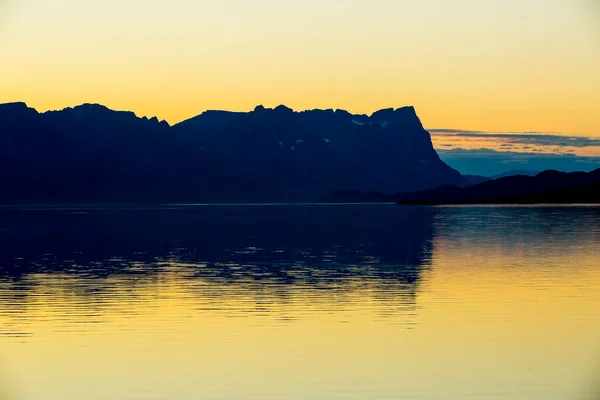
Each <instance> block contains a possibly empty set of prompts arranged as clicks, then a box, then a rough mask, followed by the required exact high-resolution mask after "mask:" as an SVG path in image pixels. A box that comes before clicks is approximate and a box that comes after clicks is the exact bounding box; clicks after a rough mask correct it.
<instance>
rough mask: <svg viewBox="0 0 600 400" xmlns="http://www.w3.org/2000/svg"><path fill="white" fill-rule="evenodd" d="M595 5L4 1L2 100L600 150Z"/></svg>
mask: <svg viewBox="0 0 600 400" xmlns="http://www.w3.org/2000/svg"><path fill="white" fill-rule="evenodd" d="M599 15H600V14H599V13H598V7H597V1H594V0H526V1H524V0H502V1H499V0H453V1H449V0H420V1H412V0H410V1H409V0H370V1H363V0H303V1H294V2H292V1H280V0H277V1H276V0H253V1H248V0H220V1H218V2H217V1H210V2H209V1H206V0H170V1H148V0H144V1H142V0H104V1H101V2H100V1H88V0H53V1H48V0H18V1H16V0H0V72H1V73H0V102H10V101H25V102H27V103H28V104H29V105H30V106H31V107H35V108H37V109H38V110H40V111H43V110H48V109H61V108H64V107H66V106H73V105H77V104H80V103H84V102H93V103H101V104H104V105H107V106H109V107H111V108H114V109H126V110H132V111H135V112H136V113H137V114H138V115H140V116H142V115H146V116H155V115H156V116H158V117H159V118H161V119H166V120H167V121H169V122H170V123H176V122H179V121H181V120H184V119H186V118H189V117H191V116H194V115H197V114H199V113H200V112H202V111H203V110H206V109H230V110H250V109H252V108H254V106H255V105H257V104H263V105H265V106H271V107H272V106H276V105H278V104H282V103H283V104H286V105H288V106H290V107H293V108H294V109H297V110H299V109H312V108H343V109H347V110H349V111H351V112H356V113H371V112H373V111H375V110H377V109H380V108H385V107H400V106H403V105H409V104H410V105H414V106H415V107H416V109H417V112H418V114H419V116H420V117H421V119H422V120H423V123H424V125H425V126H426V127H427V128H440V129H442V128H443V129H463V130H475V131H485V132H557V133H561V134H568V135H586V136H597V137H600V30H599V29H598V28H597V24H595V21H596V20H597V18H598V16H599Z"/></svg>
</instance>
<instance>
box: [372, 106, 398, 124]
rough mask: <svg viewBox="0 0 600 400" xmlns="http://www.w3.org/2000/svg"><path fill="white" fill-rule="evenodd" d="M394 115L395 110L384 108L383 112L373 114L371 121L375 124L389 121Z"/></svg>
mask: <svg viewBox="0 0 600 400" xmlns="http://www.w3.org/2000/svg"><path fill="white" fill-rule="evenodd" d="M393 114H394V109H393V108H391V107H390V108H383V109H381V110H378V111H375V112H374V113H373V114H371V119H372V120H373V122H379V121H385V120H387V119H389V118H390V117H391V116H392V115H393Z"/></svg>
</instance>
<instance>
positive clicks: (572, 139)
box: [429, 129, 600, 148]
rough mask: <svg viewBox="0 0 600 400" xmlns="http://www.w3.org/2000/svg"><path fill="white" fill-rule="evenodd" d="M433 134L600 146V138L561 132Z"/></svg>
mask: <svg viewBox="0 0 600 400" xmlns="http://www.w3.org/2000/svg"><path fill="white" fill-rule="evenodd" d="M429 132H430V133H431V135H432V136H442V137H450V138H452V137H455V138H479V139H490V140H497V141H500V142H502V143H506V144H522V145H531V146H560V147H580V148H583V147H600V139H597V138H592V137H585V136H570V135H566V134H560V133H536V132H524V133H490V132H477V131H465V130H458V129H430V130H429Z"/></svg>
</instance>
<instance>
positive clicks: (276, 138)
mask: <svg viewBox="0 0 600 400" xmlns="http://www.w3.org/2000/svg"><path fill="white" fill-rule="evenodd" d="M0 179H1V181H2V182H3V188H4V190H3V191H2V193H1V194H0V203H4V204H9V203H13V204H14V203H79V202H80V203H156V202H255V201H262V202H274V201H315V200H317V199H319V198H322V196H324V195H325V194H326V193H330V192H331V191H333V190H338V189H341V190H350V191H353V190H355V191H367V192H369V191H373V192H390V193H394V192H400V191H409V190H410V191H414V190H422V189H428V188H432V187H437V186H440V185H446V184H453V185H464V184H465V180H464V178H463V177H462V176H461V175H460V174H459V173H458V172H457V171H456V170H454V169H452V168H450V167H449V166H448V165H447V164H445V163H444V162H443V161H442V160H441V159H440V158H439V156H438V155H437V153H436V152H435V150H434V149H433V146H432V144H431V138H430V135H429V133H428V132H427V131H426V130H425V129H424V128H423V126H422V124H421V121H420V120H419V118H418V117H417V114H416V112H415V110H414V108H412V107H403V108H399V109H391V108H390V109H384V110H380V111H377V112H375V113H374V114H372V115H371V116H367V115H352V114H350V113H348V112H347V111H343V110H335V111H334V110H311V111H303V112H295V111H293V110H291V109H290V108H287V107H285V106H279V107H277V108H275V109H268V108H264V107H261V106H258V107H256V108H255V109H254V110H253V111H251V112H246V113H241V112H227V111H206V112H204V113H202V114H200V115H198V116H196V117H194V118H191V119H189V120H187V121H184V122H182V123H180V124H177V125H175V126H169V124H168V123H166V122H165V121H159V120H158V119H156V118H151V119H148V118H145V117H144V118H138V117H137V116H136V115H135V114H134V113H132V112H121V111H113V110H110V109H108V108H107V107H104V106H101V105H97V104H84V105H81V106H77V107H74V108H66V109H64V110H61V111H51V112H45V113H38V112H37V111H36V110H34V109H32V108H29V107H27V105H26V104H24V103H10V104H2V105H0Z"/></svg>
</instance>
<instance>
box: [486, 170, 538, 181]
mask: <svg viewBox="0 0 600 400" xmlns="http://www.w3.org/2000/svg"><path fill="white" fill-rule="evenodd" d="M540 172H542V171H530V170H520V169H515V170H510V171H506V172H503V173H501V174H498V175H493V176H491V177H490V179H500V178H505V177H507V176H517V175H525V176H536V175H537V174H539V173H540Z"/></svg>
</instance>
